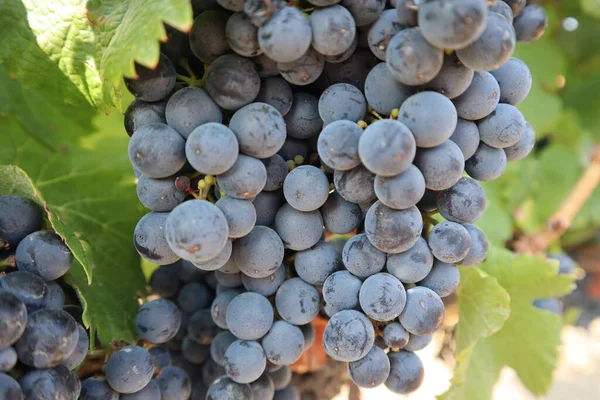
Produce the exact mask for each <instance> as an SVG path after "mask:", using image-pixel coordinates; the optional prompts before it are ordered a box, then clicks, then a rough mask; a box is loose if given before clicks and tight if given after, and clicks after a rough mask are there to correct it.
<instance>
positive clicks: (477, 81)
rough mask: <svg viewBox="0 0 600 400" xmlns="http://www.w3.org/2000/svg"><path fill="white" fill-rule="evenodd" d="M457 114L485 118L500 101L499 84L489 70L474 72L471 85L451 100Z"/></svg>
mask: <svg viewBox="0 0 600 400" xmlns="http://www.w3.org/2000/svg"><path fill="white" fill-rule="evenodd" d="M453 102H454V105H455V106H456V111H457V113H458V116H459V117H460V118H462V119H467V120H471V121H476V120H479V119H482V118H485V117H486V116H488V115H489V114H491V112H492V111H494V109H495V108H496V106H497V105H498V103H499V102H500V86H498V81H496V78H494V76H493V75H492V74H490V73H489V72H483V71H482V72H475V74H474V75H473V80H472V81H471V85H469V87H468V88H467V90H466V91H465V92H464V93H463V94H461V95H460V96H458V97H457V98H455V99H454V100H453Z"/></svg>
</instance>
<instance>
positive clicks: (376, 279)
mask: <svg viewBox="0 0 600 400" xmlns="http://www.w3.org/2000/svg"><path fill="white" fill-rule="evenodd" d="M358 299H359V302H360V307H361V309H362V310H363V311H364V312H365V314H367V315H368V316H369V317H370V318H371V319H374V320H375V321H383V322H385V321H392V320H393V319H395V318H396V317H398V316H399V315H400V313H401V312H402V310H403V309H404V305H405V304H406V291H405V290H404V286H402V282H400V281H399V280H398V279H397V278H396V277H394V276H393V275H390V274H386V273H379V274H375V275H373V276H370V277H369V278H367V279H366V280H365V281H364V282H363V284H362V286H361V288H360V293H359V297H358Z"/></svg>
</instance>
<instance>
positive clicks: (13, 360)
mask: <svg viewBox="0 0 600 400" xmlns="http://www.w3.org/2000/svg"><path fill="white" fill-rule="evenodd" d="M15 365H17V352H16V351H15V349H13V348H12V347H6V348H3V349H1V350H0V373H2V372H10V370H12V369H13V368H14V367H15ZM0 394H2V392H0Z"/></svg>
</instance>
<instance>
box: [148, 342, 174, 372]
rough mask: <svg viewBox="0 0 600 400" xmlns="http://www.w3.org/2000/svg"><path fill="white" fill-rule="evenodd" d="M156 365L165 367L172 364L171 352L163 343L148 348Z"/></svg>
mask: <svg viewBox="0 0 600 400" xmlns="http://www.w3.org/2000/svg"><path fill="white" fill-rule="evenodd" d="M148 353H150V356H151V357H152V362H153V363H154V366H155V367H158V368H161V369H162V368H164V367H167V366H169V365H171V362H172V359H171V353H169V350H167V349H166V347H165V346H163V345H157V346H154V347H151V348H150V349H148Z"/></svg>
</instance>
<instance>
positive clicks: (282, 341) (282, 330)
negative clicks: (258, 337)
mask: <svg viewBox="0 0 600 400" xmlns="http://www.w3.org/2000/svg"><path fill="white" fill-rule="evenodd" d="M262 347H263V349H264V351H265V354H266V356H267V359H268V360H269V361H270V362H271V363H273V364H275V365H290V364H292V363H294V362H296V361H297V360H298V359H299V358H300V355H302V351H303V350H304V335H303V334H302V331H301V330H300V328H298V327H297V326H295V325H292V324H290V323H288V322H285V321H276V322H275V323H274V324H273V326H272V327H271V329H270V330H269V332H268V333H267V334H266V335H265V336H264V337H263V339H262Z"/></svg>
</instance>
